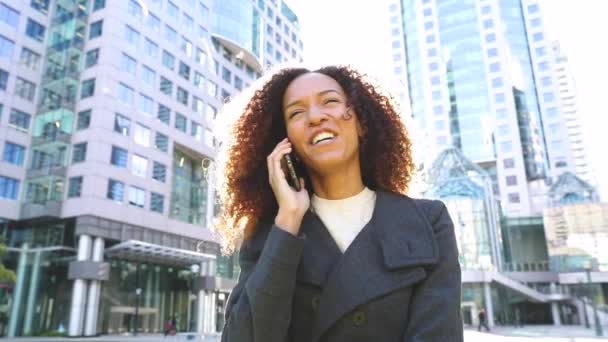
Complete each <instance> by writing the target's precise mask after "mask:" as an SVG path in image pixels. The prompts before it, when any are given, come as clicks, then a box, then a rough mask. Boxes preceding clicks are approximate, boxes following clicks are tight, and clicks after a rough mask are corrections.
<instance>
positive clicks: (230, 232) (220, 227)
mask: <svg viewBox="0 0 608 342" xmlns="http://www.w3.org/2000/svg"><path fill="white" fill-rule="evenodd" d="M310 72H315V73H321V74H324V75H326V76H329V77H331V78H333V79H334V80H336V81H337V82H338V83H339V84H340V86H341V87H342V89H343V90H344V92H345V94H346V96H347V105H348V106H349V107H350V108H352V109H353V110H354V112H355V113H356V114H357V118H358V119H359V122H360V124H361V127H362V128H363V132H364V136H363V137H362V138H361V141H360V163H361V174H362V177H363V183H364V184H365V185H366V186H367V187H368V188H370V189H372V190H376V189H379V190H385V191H390V192H396V193H405V191H407V188H408V185H409V182H410V180H411V178H412V174H413V171H414V162H413V160H412V151H411V149H412V143H411V140H410V137H409V134H408V132H407V130H406V128H405V125H404V124H403V122H402V119H401V118H400V116H399V113H398V111H397V109H396V107H395V105H394V102H393V100H392V98H390V97H389V96H387V95H383V94H381V93H380V92H379V90H378V89H377V88H376V87H375V86H374V85H372V83H371V81H370V80H368V79H367V77H366V76H365V75H363V74H361V73H359V72H358V71H356V70H353V69H352V68H350V67H348V66H327V67H323V68H321V69H318V70H315V71H311V70H308V69H305V68H285V69H282V70H279V71H278V72H277V73H275V74H274V75H273V76H272V77H271V78H270V80H269V81H267V82H266V83H265V84H263V86H262V87H261V89H259V90H256V91H255V92H254V93H253V96H252V97H251V98H250V99H249V100H248V102H247V104H246V105H245V109H244V110H243V111H242V112H241V113H240V115H239V117H238V119H237V120H236V121H235V123H234V125H233V126H232V127H231V131H230V132H229V134H230V135H231V142H230V143H228V144H224V146H222V148H223V149H225V151H224V153H225V157H224V158H225V161H224V165H221V167H222V168H223V172H222V173H221V176H220V184H221V186H220V187H219V189H218V195H219V200H220V203H221V211H220V216H219V221H218V222H217V223H216V227H215V229H216V231H218V232H219V233H220V235H221V237H222V245H223V247H224V251H225V252H228V253H230V252H232V251H234V248H235V247H236V243H237V240H239V239H240V238H241V234H243V233H244V235H243V236H242V237H243V238H244V239H248V238H249V237H251V235H252V234H253V233H254V232H255V229H256V226H257V225H258V224H259V223H260V222H261V221H266V220H272V219H273V218H274V216H275V215H276V213H277V211H278V205H277V202H276V199H275V197H274V194H273V192H272V189H271V187H270V184H269V182H268V167H267V164H266V157H267V156H268V155H269V154H270V153H271V152H272V150H273V149H274V148H275V146H276V145H277V144H278V143H279V141H281V140H282V139H283V138H285V136H286V135H287V134H286V128H285V121H284V116H283V115H284V114H283V109H282V103H283V95H284V93H285V89H286V88H287V86H288V85H289V84H290V83H291V82H292V81H293V80H294V79H296V78H297V77H298V76H300V75H303V74H306V73H310ZM301 172H302V173H301V175H302V176H303V177H304V178H305V180H306V184H308V185H309V186H308V190H309V191H312V190H311V187H310V184H311V183H310V181H309V179H308V176H307V174H306V172H305V171H302V170H301ZM271 222H272V221H271Z"/></svg>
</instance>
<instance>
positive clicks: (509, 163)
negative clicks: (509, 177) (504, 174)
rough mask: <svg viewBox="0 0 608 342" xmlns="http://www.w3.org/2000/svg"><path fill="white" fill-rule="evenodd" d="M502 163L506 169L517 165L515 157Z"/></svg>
mask: <svg viewBox="0 0 608 342" xmlns="http://www.w3.org/2000/svg"><path fill="white" fill-rule="evenodd" d="M502 165H503V166H504V168H505V169H512V168H514V167H515V160H514V159H513V158H507V159H504V160H503V161H502Z"/></svg>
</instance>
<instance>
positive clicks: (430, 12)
mask: <svg viewBox="0 0 608 342" xmlns="http://www.w3.org/2000/svg"><path fill="white" fill-rule="evenodd" d="M422 14H423V15H424V16H425V17H429V16H431V15H433V11H432V10H431V9H430V8H425V9H424V10H422Z"/></svg>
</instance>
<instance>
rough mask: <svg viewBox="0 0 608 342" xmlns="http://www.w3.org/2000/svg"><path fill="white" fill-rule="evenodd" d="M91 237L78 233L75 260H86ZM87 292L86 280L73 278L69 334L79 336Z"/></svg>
mask: <svg viewBox="0 0 608 342" xmlns="http://www.w3.org/2000/svg"><path fill="white" fill-rule="evenodd" d="M91 241H92V240H91V237H90V236H89V235H80V237H79V238H78V254H77V255H76V260H78V261H85V260H88V259H89V257H90V255H91ZM86 292H87V281H86V280H84V279H75V280H74V287H73V288H72V306H71V308H70V325H69V327H68V335H69V336H81V335H82V332H83V330H82V328H83V324H82V323H83V319H84V307H85V298H86Z"/></svg>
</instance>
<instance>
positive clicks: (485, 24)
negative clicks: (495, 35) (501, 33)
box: [483, 19, 494, 29]
mask: <svg viewBox="0 0 608 342" xmlns="http://www.w3.org/2000/svg"><path fill="white" fill-rule="evenodd" d="M492 27H494V22H492V19H486V20H484V21H483V28H485V29H489V28H492Z"/></svg>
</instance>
